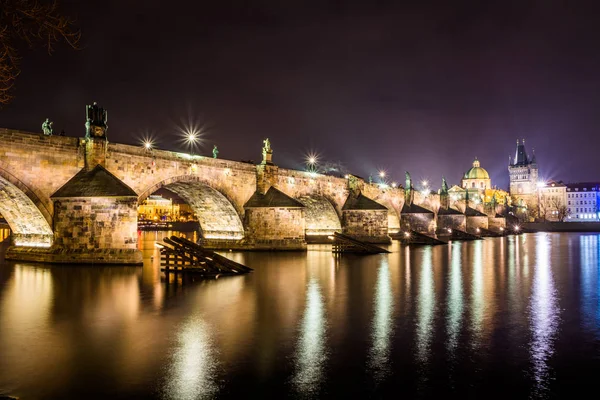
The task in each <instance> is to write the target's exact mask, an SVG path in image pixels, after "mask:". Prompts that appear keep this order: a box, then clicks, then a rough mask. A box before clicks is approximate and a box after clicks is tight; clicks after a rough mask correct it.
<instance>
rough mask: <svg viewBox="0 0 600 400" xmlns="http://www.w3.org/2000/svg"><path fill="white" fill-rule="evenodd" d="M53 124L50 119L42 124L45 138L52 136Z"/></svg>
mask: <svg viewBox="0 0 600 400" xmlns="http://www.w3.org/2000/svg"><path fill="white" fill-rule="evenodd" d="M52 124H53V122H52V121H50V118H46V120H45V121H44V122H43V123H42V132H44V136H52Z"/></svg>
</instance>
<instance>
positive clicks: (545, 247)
mask: <svg viewBox="0 0 600 400" xmlns="http://www.w3.org/2000/svg"><path fill="white" fill-rule="evenodd" d="M550 246H551V240H550V238H549V236H547V235H544V234H540V235H538V237H537V240H536V248H535V249H536V257H535V266H534V271H533V274H534V275H533V293H532V296H531V306H530V308H531V317H530V318H531V330H532V334H533V338H532V341H531V346H530V352H531V359H532V363H533V375H534V378H535V383H536V386H535V395H536V397H538V396H543V395H545V394H546V392H547V391H548V388H549V383H550V380H551V379H552V375H553V374H552V372H551V371H550V367H549V365H548V360H549V359H550V357H552V355H553V354H554V340H555V335H556V329H557V326H558V322H559V309H558V302H557V298H556V290H555V288H554V280H553V278H552V268H551V265H550Z"/></svg>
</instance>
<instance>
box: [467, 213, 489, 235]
mask: <svg viewBox="0 0 600 400" xmlns="http://www.w3.org/2000/svg"><path fill="white" fill-rule="evenodd" d="M488 220H489V218H488V217H487V216H468V217H467V232H469V233H472V234H475V235H477V234H479V232H477V228H483V229H488V226H489V223H488Z"/></svg>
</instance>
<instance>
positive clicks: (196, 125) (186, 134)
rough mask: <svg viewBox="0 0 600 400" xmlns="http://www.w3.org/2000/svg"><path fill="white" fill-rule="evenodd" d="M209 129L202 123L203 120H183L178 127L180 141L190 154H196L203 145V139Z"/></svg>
mask: <svg viewBox="0 0 600 400" xmlns="http://www.w3.org/2000/svg"><path fill="white" fill-rule="evenodd" d="M208 129H209V128H207V126H206V124H205V123H203V122H201V119H198V118H195V119H194V118H192V117H188V119H187V121H184V120H183V119H182V120H181V124H180V125H178V126H176V130H177V133H178V134H179V137H180V139H179V141H180V142H181V143H183V144H184V145H185V146H186V147H187V148H188V150H189V151H190V153H192V154H193V153H194V151H195V150H197V149H198V147H200V146H201V145H202V137H203V136H204V135H205V134H206V132H207V131H208Z"/></svg>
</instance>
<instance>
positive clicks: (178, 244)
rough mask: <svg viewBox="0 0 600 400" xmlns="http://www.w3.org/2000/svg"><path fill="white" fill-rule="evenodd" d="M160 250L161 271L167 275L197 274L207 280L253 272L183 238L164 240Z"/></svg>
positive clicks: (176, 237)
mask: <svg viewBox="0 0 600 400" xmlns="http://www.w3.org/2000/svg"><path fill="white" fill-rule="evenodd" d="M163 241H164V243H162V246H163V248H161V249H160V255H161V257H160V258H161V260H160V264H161V267H162V268H161V271H163V272H164V273H165V275H167V274H188V273H189V274H196V275H202V276H203V277H207V278H214V277H218V276H221V275H241V274H246V273H248V272H251V271H253V269H252V268H250V267H246V266H245V265H242V264H240V263H237V262H235V261H232V260H230V259H228V258H227V257H223V256H222V255H220V254H217V253H215V252H214V251H212V250H208V249H205V248H204V247H202V246H200V245H199V244H197V243H194V242H192V241H191V240H188V239H186V238H183V237H178V236H171V237H170V238H164V239H163Z"/></svg>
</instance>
